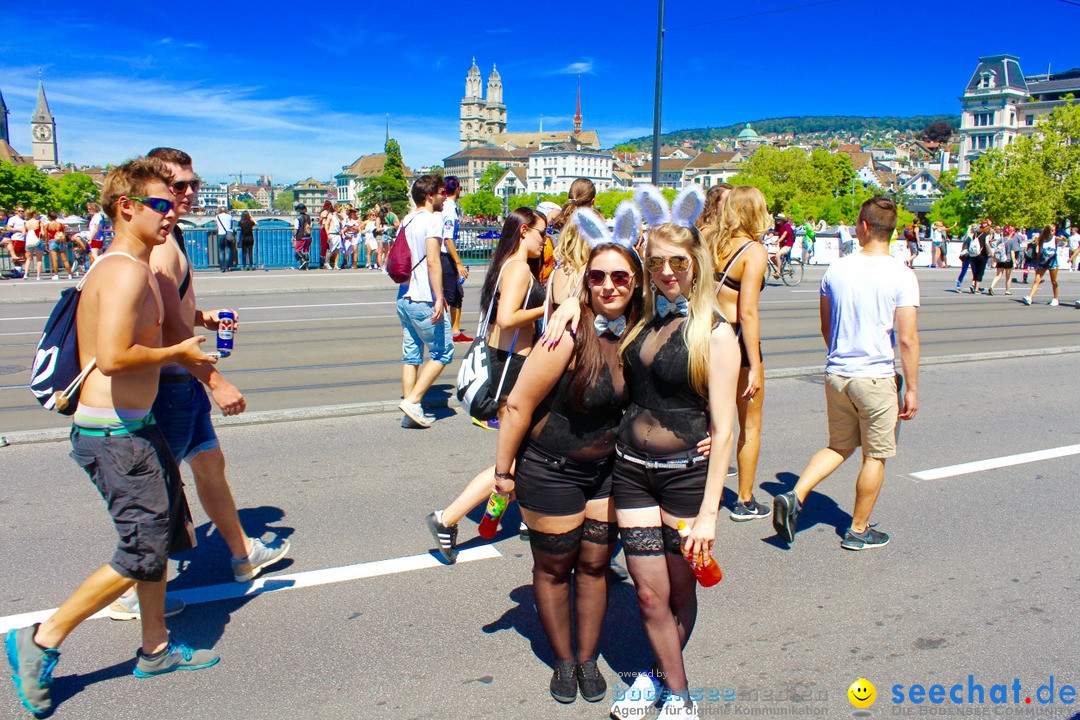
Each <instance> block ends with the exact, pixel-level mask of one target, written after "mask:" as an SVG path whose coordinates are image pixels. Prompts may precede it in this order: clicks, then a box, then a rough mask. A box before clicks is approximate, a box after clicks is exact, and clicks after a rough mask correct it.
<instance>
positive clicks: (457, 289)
mask: <svg viewBox="0 0 1080 720" xmlns="http://www.w3.org/2000/svg"><path fill="white" fill-rule="evenodd" d="M439 258H440V260H441V261H442V292H443V298H444V299H445V300H446V304H447V305H449V306H450V307H452V308H461V301H462V300H464V299H465V287H464V286H463V285H462V284H461V283H460V282H458V273H457V265H455V264H454V261H453V260H451V259H450V255H449V254H447V253H442V254H441V255H439Z"/></svg>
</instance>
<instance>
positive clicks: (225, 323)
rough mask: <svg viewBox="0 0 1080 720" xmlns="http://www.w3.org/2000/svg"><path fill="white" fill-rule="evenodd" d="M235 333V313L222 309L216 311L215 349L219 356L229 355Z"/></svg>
mask: <svg viewBox="0 0 1080 720" xmlns="http://www.w3.org/2000/svg"><path fill="white" fill-rule="evenodd" d="M235 334H236V313H234V312H233V311H232V310H222V311H221V312H219V313H218V331H217V349H218V352H219V353H221V357H223V358H224V357H229V356H230V355H232V350H233V335H235Z"/></svg>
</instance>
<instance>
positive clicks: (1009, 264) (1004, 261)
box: [986, 225, 1020, 295]
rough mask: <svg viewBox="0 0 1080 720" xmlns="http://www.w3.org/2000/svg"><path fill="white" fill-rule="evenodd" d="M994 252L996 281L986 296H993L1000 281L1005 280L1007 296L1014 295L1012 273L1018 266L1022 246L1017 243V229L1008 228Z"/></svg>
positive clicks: (991, 284)
mask: <svg viewBox="0 0 1080 720" xmlns="http://www.w3.org/2000/svg"><path fill="white" fill-rule="evenodd" d="M992 252H993V253H994V281H993V282H991V283H990V287H989V288H987V290H986V294H987V295H993V294H994V288H995V287H997V284H998V280H1000V279H1001V278H1002V277H1004V278H1005V294H1006V295H1012V290H1011V289H1010V284H1011V283H1012V271H1013V268H1014V267H1015V266H1016V257H1017V255H1019V253H1020V244H1019V242H1018V241H1017V232H1016V228H1014V227H1012V226H1011V225H1010V226H1008V227H1006V228H1005V230H1004V231H1003V232H1002V234H1001V235H1000V239H998V240H997V243H996V245H995V246H994V248H993V250H992Z"/></svg>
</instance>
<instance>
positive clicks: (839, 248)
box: [836, 220, 855, 257]
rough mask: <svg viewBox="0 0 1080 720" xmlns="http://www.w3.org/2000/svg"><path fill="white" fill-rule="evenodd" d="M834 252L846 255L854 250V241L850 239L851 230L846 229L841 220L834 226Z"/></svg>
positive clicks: (842, 255)
mask: <svg viewBox="0 0 1080 720" xmlns="http://www.w3.org/2000/svg"><path fill="white" fill-rule="evenodd" d="M836 235H837V240H836V252H837V253H839V255H840V257H847V256H848V255H850V254H851V253H853V252H854V251H855V243H854V242H853V241H852V239H851V231H850V230H848V226H847V225H845V224H844V221H843V220H841V221H840V224H839V225H837V226H836Z"/></svg>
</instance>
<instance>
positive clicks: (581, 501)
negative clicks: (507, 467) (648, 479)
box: [514, 443, 615, 515]
mask: <svg viewBox="0 0 1080 720" xmlns="http://www.w3.org/2000/svg"><path fill="white" fill-rule="evenodd" d="M614 457H615V456H614V455H609V456H607V457H605V458H602V459H600V460H595V461H591V462H583V461H579V460H570V459H568V458H564V457H560V456H559V455H556V454H555V453H551V452H548V451H547V450H546V449H544V448H542V447H540V446H538V445H537V444H536V443H528V444H527V445H526V446H525V450H524V451H523V452H522V453H520V455H519V456H518V461H517V470H516V471H515V472H514V487H515V490H516V491H517V501H518V504H519V505H520V506H521V507H523V508H525V509H526V510H531V511H532V512H535V513H539V514H541V515H575V514H577V513H579V512H584V510H585V503H587V502H588V501H589V500H597V499H603V498H608V497H611V468H612V465H613V464H614Z"/></svg>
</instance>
